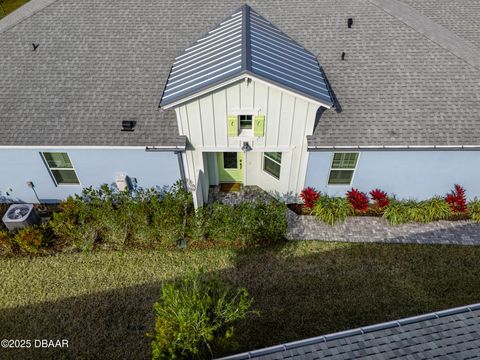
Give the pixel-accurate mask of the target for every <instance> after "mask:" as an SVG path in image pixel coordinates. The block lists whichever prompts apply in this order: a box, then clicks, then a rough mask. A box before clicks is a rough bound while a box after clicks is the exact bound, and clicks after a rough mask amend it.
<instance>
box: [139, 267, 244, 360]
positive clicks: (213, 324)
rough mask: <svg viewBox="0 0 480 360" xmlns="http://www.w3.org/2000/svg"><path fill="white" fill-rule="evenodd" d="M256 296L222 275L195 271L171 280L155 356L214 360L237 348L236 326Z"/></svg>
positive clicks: (161, 304) (160, 306)
mask: <svg viewBox="0 0 480 360" xmlns="http://www.w3.org/2000/svg"><path fill="white" fill-rule="evenodd" d="M252 303H253V299H252V298H251V297H250V296H249V294H248V291H247V290H246V289H244V288H235V287H234V286H233V285H232V284H229V283H227V282H225V281H222V280H221V279H220V278H219V277H218V276H215V275H208V274H205V273H203V272H200V273H198V274H195V273H191V274H189V275H188V276H187V277H186V278H185V279H183V280H179V281H176V282H171V283H167V284H165V285H164V286H163V288H162V294H161V298H160V300H159V301H158V302H157V303H155V304H154V310H155V313H156V314H157V320H156V323H155V330H154V332H153V333H151V334H148V336H150V337H152V338H153V340H152V357H153V359H211V358H212V357H213V355H214V354H215V355H221V354H223V353H224V352H225V351H231V350H235V349H236V347H237V343H236V342H235V332H234V325H235V323H236V322H237V321H238V320H240V319H244V318H245V317H246V316H247V315H248V314H249V312H250V307H251V305H252Z"/></svg>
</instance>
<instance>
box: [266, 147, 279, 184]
mask: <svg viewBox="0 0 480 360" xmlns="http://www.w3.org/2000/svg"><path fill="white" fill-rule="evenodd" d="M281 165H282V153H281V152H266V153H263V171H265V172H266V173H267V174H270V175H272V176H273V177H274V178H275V179H280V167H281Z"/></svg>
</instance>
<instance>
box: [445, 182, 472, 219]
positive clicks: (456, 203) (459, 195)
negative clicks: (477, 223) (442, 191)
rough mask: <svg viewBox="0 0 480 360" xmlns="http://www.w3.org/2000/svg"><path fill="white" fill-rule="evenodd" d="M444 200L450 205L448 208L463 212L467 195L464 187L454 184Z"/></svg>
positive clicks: (465, 209)
mask: <svg viewBox="0 0 480 360" xmlns="http://www.w3.org/2000/svg"><path fill="white" fill-rule="evenodd" d="M445 201H446V202H447V203H448V205H450V209H452V211H453V212H456V213H463V212H465V211H467V197H466V196H465V189H464V188H463V187H462V186H460V185H458V184H455V186H454V189H453V190H452V192H451V193H450V194H447V196H445Z"/></svg>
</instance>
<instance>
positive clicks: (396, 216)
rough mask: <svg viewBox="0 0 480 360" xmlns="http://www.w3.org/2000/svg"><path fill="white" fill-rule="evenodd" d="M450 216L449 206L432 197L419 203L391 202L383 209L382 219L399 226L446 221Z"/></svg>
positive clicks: (410, 201)
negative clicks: (411, 223) (408, 223)
mask: <svg viewBox="0 0 480 360" xmlns="http://www.w3.org/2000/svg"><path fill="white" fill-rule="evenodd" d="M451 214H452V212H451V209H450V206H449V205H448V204H447V203H446V202H445V201H444V200H443V199H442V198H440V197H434V198H432V199H429V200H425V201H421V202H417V201H415V200H407V201H398V200H393V201H391V202H390V204H389V205H388V206H387V207H386V208H385V210H384V212H383V218H384V219H387V220H388V221H389V222H390V224H392V225H399V224H405V223H407V222H422V223H428V222H431V221H438V220H446V219H448V218H449V217H450V215H451Z"/></svg>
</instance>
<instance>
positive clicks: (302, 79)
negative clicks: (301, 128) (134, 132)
mask: <svg viewBox="0 0 480 360" xmlns="http://www.w3.org/2000/svg"><path fill="white" fill-rule="evenodd" d="M242 74H250V75H252V76H254V77H258V78H260V79H262V80H266V81H268V82H271V83H273V84H275V85H277V86H280V87H283V88H286V89H288V90H290V91H293V92H295V93H298V94H301V95H303V96H306V97H308V98H311V99H313V100H316V101H319V102H321V103H322V104H325V105H327V106H332V105H333V99H332V96H331V93H330V90H329V87H328V84H327V81H326V79H325V75H324V73H323V71H322V69H321V67H320V64H319V63H318V60H317V58H316V57H315V55H313V54H312V53H311V52H309V51H308V50H306V49H305V48H304V47H302V46H300V45H299V44H297V43H296V42H295V41H294V40H292V39H291V38H290V37H289V36H287V35H286V34H284V33H283V32H282V31H280V30H279V29H277V28H276V27H275V26H274V25H273V24H272V23H270V22H269V21H268V20H266V19H265V18H264V17H262V16H261V15H260V14H258V13H257V12H256V11H254V10H253V9H252V8H250V7H249V6H248V5H243V6H242V7H241V8H240V9H238V10H237V11H235V12H234V13H233V14H232V15H231V16H229V17H228V18H227V19H225V20H224V21H223V22H221V23H220V24H219V25H218V26H217V27H215V28H214V29H212V30H210V31H209V32H208V33H207V34H205V35H204V36H203V37H201V38H200V39H198V40H197V41H196V42H195V43H194V44H193V45H192V46H190V47H188V48H187V49H185V51H184V53H183V54H182V55H180V56H178V57H176V58H175V61H174V64H173V66H172V69H171V71H170V75H169V77H168V81H167V83H166V86H165V89H164V92H163V95H162V99H161V101H160V106H162V107H163V106H166V105H169V104H172V103H175V102H178V101H179V100H182V99H184V98H187V97H189V96H192V95H194V94H196V93H198V92H200V91H204V90H207V89H208V88H210V87H212V86H215V85H218V84H222V83H224V82H226V81H228V80H231V79H234V78H236V77H238V76H239V75H242Z"/></svg>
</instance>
